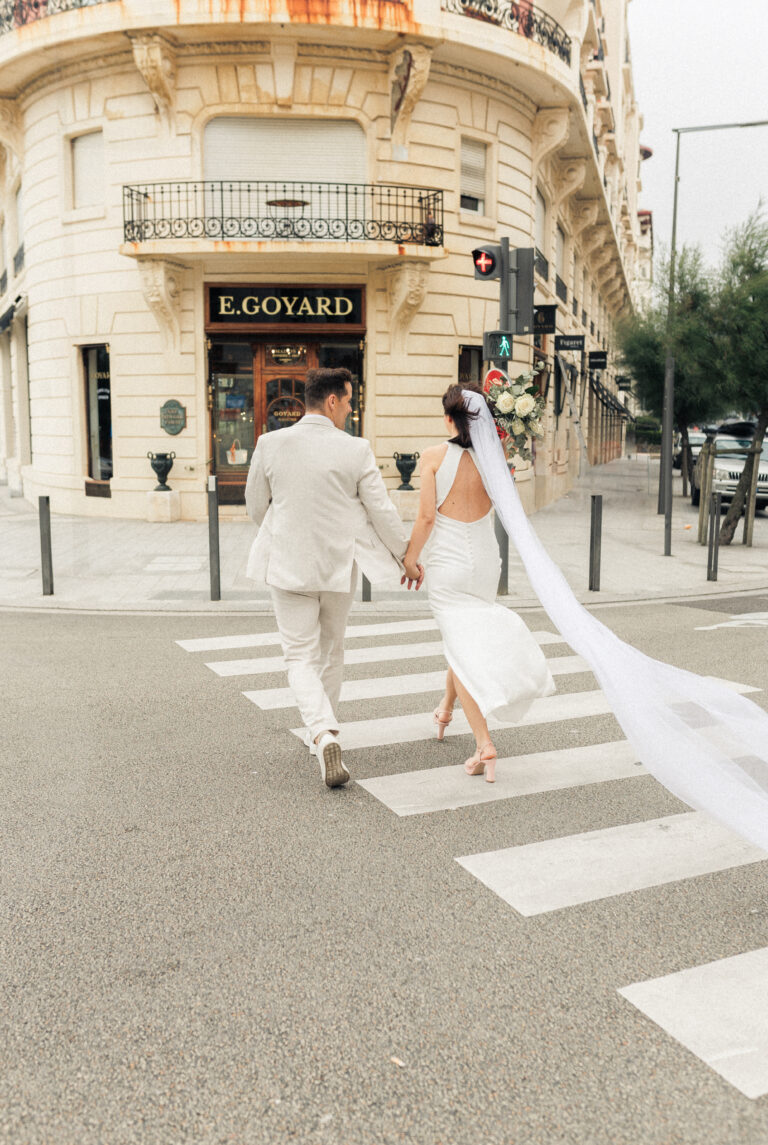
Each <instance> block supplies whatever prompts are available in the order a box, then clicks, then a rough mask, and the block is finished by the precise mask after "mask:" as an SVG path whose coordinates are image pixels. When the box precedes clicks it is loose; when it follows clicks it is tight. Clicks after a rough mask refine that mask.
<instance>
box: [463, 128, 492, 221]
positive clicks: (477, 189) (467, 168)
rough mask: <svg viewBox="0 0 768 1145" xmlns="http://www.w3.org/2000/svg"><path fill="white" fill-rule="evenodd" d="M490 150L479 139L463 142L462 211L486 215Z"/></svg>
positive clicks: (464, 140)
mask: <svg viewBox="0 0 768 1145" xmlns="http://www.w3.org/2000/svg"><path fill="white" fill-rule="evenodd" d="M487 152H488V148H487V147H486V145H485V144H484V143H480V142H479V141H478V140H477V139H462V141H461V183H460V188H459V194H460V205H461V209H462V211H473V212H474V213H475V214H476V215H484V214H485V166H486V158H487Z"/></svg>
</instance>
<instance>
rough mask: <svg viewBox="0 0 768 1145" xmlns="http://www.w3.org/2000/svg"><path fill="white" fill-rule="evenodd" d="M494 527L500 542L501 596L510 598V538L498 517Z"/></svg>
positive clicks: (499, 590) (499, 593)
mask: <svg viewBox="0 0 768 1145" xmlns="http://www.w3.org/2000/svg"><path fill="white" fill-rule="evenodd" d="M493 527H494V529H495V530H496V540H497V541H498V542H499V556H500V557H501V573H500V574H499V588H498V595H499V596H509V537H508V536H507V534H506V532H505V531H504V526H503V525H502V523H501V521H500V520H499V518H498V517H496V518H495V520H494V523H493Z"/></svg>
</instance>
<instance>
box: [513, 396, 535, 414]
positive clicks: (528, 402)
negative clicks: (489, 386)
mask: <svg viewBox="0 0 768 1145" xmlns="http://www.w3.org/2000/svg"><path fill="white" fill-rule="evenodd" d="M535 408H536V400H535V399H534V398H532V397H531V395H530V394H522V395H521V396H520V397H519V398H518V399H517V401H516V402H515V413H516V414H518V415H519V416H520V417H528V414H531V413H533V411H534V409H535Z"/></svg>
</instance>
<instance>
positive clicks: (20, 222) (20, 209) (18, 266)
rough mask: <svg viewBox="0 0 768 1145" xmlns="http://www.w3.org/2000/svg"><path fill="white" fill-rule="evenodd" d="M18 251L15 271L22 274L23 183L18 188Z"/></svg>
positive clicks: (16, 200) (16, 203)
mask: <svg viewBox="0 0 768 1145" xmlns="http://www.w3.org/2000/svg"><path fill="white" fill-rule="evenodd" d="M15 206H16V253H15V254H14V256H13V273H14V274H21V272H22V270H23V269H24V207H23V202H22V198H21V184H19V186H18V187H17V188H16V198H15Z"/></svg>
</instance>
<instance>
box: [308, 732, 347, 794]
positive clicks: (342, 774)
mask: <svg viewBox="0 0 768 1145" xmlns="http://www.w3.org/2000/svg"><path fill="white" fill-rule="evenodd" d="M315 751H316V753H317V758H318V759H319V760H320V774H321V775H322V777H323V780H324V782H325V784H326V786H327V787H341V786H342V784H344V783H348V782H349V772H348V771H347V769H346V767H345V766H344V764H343V762H342V759H341V745H340V743H339V740H338V736H335V735H331V733H330V732H323V734H322V735H321V736H320V739H319V740H318V741H317V744H316V746H315Z"/></svg>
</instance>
